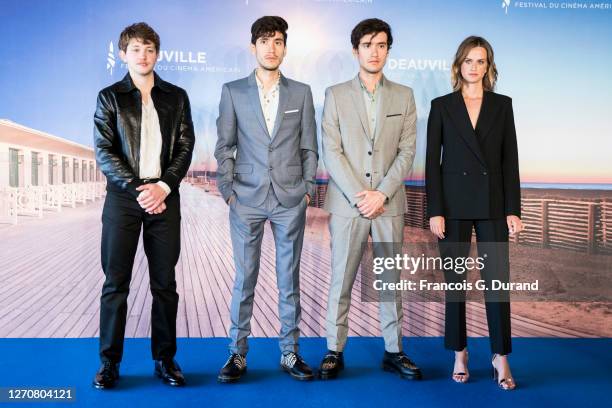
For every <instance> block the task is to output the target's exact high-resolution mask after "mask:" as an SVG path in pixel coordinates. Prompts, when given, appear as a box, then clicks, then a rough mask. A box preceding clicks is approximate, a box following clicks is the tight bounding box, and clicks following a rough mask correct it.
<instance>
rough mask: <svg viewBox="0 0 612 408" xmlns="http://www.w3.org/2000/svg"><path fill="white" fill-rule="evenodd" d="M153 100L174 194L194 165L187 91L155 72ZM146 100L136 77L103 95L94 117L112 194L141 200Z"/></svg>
mask: <svg viewBox="0 0 612 408" xmlns="http://www.w3.org/2000/svg"><path fill="white" fill-rule="evenodd" d="M151 98H152V99H153V104H154V105H155V110H156V111H157V115H158V117H159V127H160V131H161V135H162V152H161V170H162V175H161V178H160V180H161V181H163V182H165V183H166V184H167V185H168V186H169V187H170V189H171V190H172V192H173V193H174V192H176V191H177V190H178V186H179V184H180V182H181V180H182V178H183V177H185V174H186V173H187V170H188V169H189V165H190V163H191V156H192V153H193V146H194V143H195V137H194V131H193V123H192V121H191V108H190V105H189V98H188V97H187V92H185V90H183V89H182V88H179V87H177V86H175V85H172V84H170V83H169V82H166V81H163V80H162V79H161V78H160V77H159V76H158V75H157V74H155V84H154V86H153V89H152V90H151ZM141 116H142V100H141V95H140V91H139V90H138V88H136V86H135V85H134V82H132V78H131V77H130V74H129V73H128V74H126V75H125V77H124V78H123V79H122V80H121V81H119V82H117V83H115V84H113V85H111V86H109V87H107V88H104V89H103V90H101V91H100V93H99V94H98V103H97V106H96V113H95V115H94V146H95V149H96V161H97V163H98V168H99V169H100V171H102V173H104V175H105V176H106V178H107V181H108V184H107V186H108V187H107V188H108V189H110V190H115V191H117V190H119V191H128V192H130V193H131V194H132V195H134V196H135V197H136V196H138V194H139V192H137V191H136V187H138V186H139V185H140V184H142V181H141V180H140V178H139V175H138V171H139V168H140V123H141Z"/></svg>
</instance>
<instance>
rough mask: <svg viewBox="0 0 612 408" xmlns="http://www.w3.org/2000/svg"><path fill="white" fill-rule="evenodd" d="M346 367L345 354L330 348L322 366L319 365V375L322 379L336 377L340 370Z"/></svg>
mask: <svg viewBox="0 0 612 408" xmlns="http://www.w3.org/2000/svg"><path fill="white" fill-rule="evenodd" d="M343 369H344V354H342V352H341V351H331V350H328V351H327V354H326V355H325V357H323V361H321V366H320V367H319V377H320V378H321V379H322V380H330V379H332V378H336V377H337V376H338V373H339V372H340V370H343Z"/></svg>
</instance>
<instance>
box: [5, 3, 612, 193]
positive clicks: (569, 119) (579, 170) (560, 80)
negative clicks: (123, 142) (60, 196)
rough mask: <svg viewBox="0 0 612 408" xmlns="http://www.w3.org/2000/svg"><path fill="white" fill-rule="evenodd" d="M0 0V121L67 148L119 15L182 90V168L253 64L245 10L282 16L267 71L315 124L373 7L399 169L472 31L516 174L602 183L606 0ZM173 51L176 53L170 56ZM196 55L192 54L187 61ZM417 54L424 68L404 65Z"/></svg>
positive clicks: (610, 118)
mask: <svg viewBox="0 0 612 408" xmlns="http://www.w3.org/2000/svg"><path fill="white" fill-rule="evenodd" d="M1 3H2V7H0V18H2V21H3V24H2V25H1V26H0V38H2V39H3V44H2V46H1V48H0V51H1V52H2V58H0V89H1V90H2V91H1V98H0V118H2V119H9V120H12V121H13V122H16V123H19V124H22V125H25V126H28V127H31V128H34V129H37V130H41V131H44V132H48V133H51V134H53V135H55V136H59V137H62V138H65V139H68V140H71V141H75V142H78V143H81V144H85V145H88V146H91V145H92V139H93V136H92V134H93V133H92V128H93V120H92V118H93V112H94V109H95V101H96V96H97V92H98V91H99V90H100V89H101V88H104V87H105V86H108V85H110V84H112V83H113V82H116V81H119V80H120V79H121V78H122V77H123V75H125V73H126V69H125V67H124V66H122V65H121V64H122V63H121V61H120V59H119V57H118V53H117V38H118V36H119V33H120V32H121V30H122V29H123V27H125V26H126V25H129V24H130V23H133V22H137V21H146V22H148V23H149V24H150V25H151V26H153V27H154V28H155V29H156V31H157V32H158V33H159V34H160V36H161V43H162V44H161V49H162V51H165V53H164V54H163V55H164V56H165V57H168V56H171V58H170V61H168V60H167V58H166V59H162V60H161V61H160V62H159V64H158V67H157V72H158V73H159V74H160V76H162V78H164V79H165V80H168V81H170V82H173V83H175V84H177V85H179V86H181V87H183V88H185V89H186V90H187V92H188V94H189V97H190V100H191V105H192V115H193V118H194V124H195V128H196V137H197V144H196V154H195V158H194V168H196V169H198V168H200V169H209V170H214V168H215V167H216V164H215V162H214V158H213V155H212V154H213V149H214V144H215V140H216V128H215V119H216V117H217V115H218V101H219V96H220V93H221V86H222V84H223V83H225V82H227V81H231V80H234V79H237V78H241V77H244V76H247V75H248V74H249V73H250V72H251V71H252V69H253V68H254V66H255V61H254V58H253V57H252V56H251V54H250V52H249V43H250V26H251V24H252V22H253V21H254V20H255V19H257V18H258V17H260V16H262V15H269V14H273V15H281V16H283V17H284V18H285V19H286V20H287V21H288V23H289V30H288V35H289V37H288V43H287V51H288V52H287V57H286V59H285V62H284V64H283V66H282V67H281V69H282V71H283V73H284V74H285V75H287V76H288V77H290V78H293V79H296V80H299V81H302V82H306V83H308V84H309V85H310V86H311V87H312V90H313V96H314V102H315V107H316V115H317V117H316V118H317V122H318V123H319V124H320V118H321V111H322V107H323V97H324V92H325V89H326V87H328V86H330V85H333V84H335V83H338V82H343V81H346V80H349V79H351V78H352V77H354V76H355V75H356V73H357V68H358V67H357V63H356V62H355V60H354V58H353V57H352V55H351V45H350V31H351V29H352V28H353V27H354V25H355V24H356V23H357V22H359V21H360V20H362V19H364V18H369V17H378V18H382V19H384V20H385V21H387V22H388V23H389V24H390V25H391V27H392V29H393V36H394V43H393V47H392V49H391V54H390V60H389V61H388V63H387V67H386V68H385V74H386V76H387V77H388V78H389V79H391V80H393V81H396V82H399V83H402V84H404V85H407V86H410V87H411V88H413V90H414V93H415V99H416V103H417V113H418V124H417V130H418V134H417V140H418V143H417V156H416V160H415V166H414V169H413V172H412V174H411V177H410V178H411V179H415V180H418V179H420V178H422V176H423V164H424V155H425V132H426V123H427V115H428V113H429V106H430V101H431V99H433V98H435V97H437V96H440V95H443V94H446V93H448V92H450V91H451V87H450V73H449V71H448V67H449V66H450V64H451V62H452V58H453V55H454V53H455V51H456V48H457V46H458V44H459V43H460V42H461V41H462V40H463V39H464V38H465V37H467V36H468V35H472V34H477V35H481V36H484V37H485V38H487V39H488V40H489V42H490V43H491V44H492V45H493V48H494V50H495V60H496V63H497V67H498V70H499V73H500V75H499V82H498V87H497V90H496V91H497V92H499V93H502V94H505V95H508V96H511V97H512V98H513V106H514V114H515V121H516V128H517V137H518V144H519V158H520V169H521V180H522V181H523V182H560V183H604V184H612V160H610V156H611V154H610V152H612V104H611V103H610V101H609V97H610V95H612V78H611V76H610V75H609V71H610V67H611V66H612V42H610V39H611V38H612V0H611V1H610V2H609V3H606V2H605V1H604V2H603V3H602V2H601V1H599V2H593V1H589V2H578V4H581V5H584V6H586V7H587V8H586V9H584V8H581V9H575V8H574V9H568V8H563V7H564V5H566V4H567V3H568V2H555V1H553V2H545V3H544V5H546V6H547V8H534V4H535V3H534V2H531V3H530V2H515V1H511V2H510V4H509V7H508V9H507V11H506V10H505V9H504V8H503V7H502V4H503V3H504V2H503V1H502V0H475V1H469V2H464V1H461V2H459V1H427V2H419V1H410V0H406V1H394V0H389V1H379V0H371V1H369V0H302V1H298V0H294V1H291V0H286V1H276V0H266V1H258V0H224V1H217V0H207V1H186V0H185V1H167V2H153V1H139V0H131V1H129V2H124V1H116V0H110V1H73V0H67V1H62V2H51V1H44V0H41V1H27V0H26V1H11V0H2V1H1ZM504 4H505V3H504ZM572 4H576V2H572ZM591 4H608V5H609V7H608V9H592V8H588V7H589V6H590V5H591ZM554 5H557V6H558V7H559V8H554V7H551V6H554ZM111 42H112V46H113V52H112V53H111V55H112V56H111V60H112V61H114V66H113V67H112V68H113V69H112V72H111V70H110V69H109V68H107V66H108V63H109V45H110V43H111ZM181 53H182V58H183V60H184V62H178V61H175V60H174V57H175V56H177V55H179V56H180V55H181ZM198 56H199V58H200V60H201V61H204V63H196V62H190V60H191V61H196V60H197V59H198ZM165 57H164V58H165ZM419 61H420V62H421V63H422V62H423V61H425V62H428V63H429V64H432V65H434V66H435V67H436V68H435V69H418V63H419ZM411 64H412V65H411ZM415 66H416V68H415ZM319 137H320V135H319ZM320 166H321V168H320V170H321V172H320V174H324V168H323V166H322V164H321V165H320Z"/></svg>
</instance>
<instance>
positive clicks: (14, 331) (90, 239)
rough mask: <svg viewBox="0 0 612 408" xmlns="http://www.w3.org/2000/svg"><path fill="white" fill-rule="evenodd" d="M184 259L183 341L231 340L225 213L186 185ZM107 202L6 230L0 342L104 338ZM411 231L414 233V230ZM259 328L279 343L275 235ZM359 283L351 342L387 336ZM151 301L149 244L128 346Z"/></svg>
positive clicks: (269, 242)
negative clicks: (102, 235) (382, 333)
mask: <svg viewBox="0 0 612 408" xmlns="http://www.w3.org/2000/svg"><path fill="white" fill-rule="evenodd" d="M181 199H182V235H181V240H182V241H181V246H182V252H181V258H180V260H179V263H178V265H177V270H176V277H177V285H178V292H179V295H180V303H179V312H178V319H177V333H178V336H180V337H226V336H227V327H228V323H229V315H228V310H229V302H230V298H231V288H232V282H233V276H234V266H233V260H232V252H231V243H230V237H229V225H228V216H227V211H228V210H227V206H226V205H225V204H224V203H223V202H222V200H221V199H220V198H219V197H218V196H216V195H214V194H211V193H206V192H204V190H202V189H201V188H199V187H193V186H191V185H189V184H183V186H182V187H181ZM102 202H103V201H102V200H100V201H97V202H94V203H92V204H90V205H88V206H83V207H79V208H75V209H66V210H65V211H63V212H62V213H59V214H57V213H48V214H45V217H44V218H43V219H31V220H26V221H24V222H21V221H20V222H21V223H20V224H19V225H12V226H8V225H0V337H43V338H44V337H96V336H98V333H99V331H98V323H99V297H100V290H101V287H102V282H103V279H104V276H103V274H102V271H101V268H100V253H99V248H100V233H101V222H100V216H101V207H102ZM407 231H408V229H407ZM262 251H263V254H264V255H263V257H262V261H261V271H260V275H259V281H258V286H257V289H256V293H255V307H254V314H253V319H252V331H253V336H256V337H276V336H277V333H278V328H279V319H278V309H277V306H276V304H277V301H276V300H277V297H278V292H277V289H276V277H275V270H274V241H273V239H272V234H271V230H270V229H269V226H267V227H266V232H265V237H264V241H263V249H262ZM329 258H330V250H329V232H328V229H327V216H326V213H325V212H323V211H322V210H320V209H317V208H312V207H311V208H309V209H308V218H307V228H306V237H305V242H304V250H303V255H302V268H301V289H302V324H301V329H302V334H303V335H304V336H324V335H325V309H326V299H327V292H328V288H329V271H330V259H329ZM359 292H360V287H359V284H358V283H356V284H355V288H354V290H353V297H354V299H355V300H354V301H353V305H352V308H351V312H350V316H349V326H350V331H349V335H350V336H380V328H379V324H378V305H377V304H376V303H368V302H360V301H358V299H359V298H360V293H359ZM150 310H151V294H150V291H149V278H148V266H147V261H146V258H145V256H144V251H143V248H142V245H140V246H139V248H138V252H137V255H136V261H135V264H134V271H133V278H132V284H131V286H130V295H129V298H128V320H127V329H126V336H127V337H147V336H149V335H150ZM404 316H405V317H404V334H405V335H409V336H440V335H442V333H443V323H444V305H443V304H440V303H433V302H423V303H414V302H410V303H408V302H404ZM512 329H513V334H514V335H515V336H519V337H532V336H553V337H557V336H558V337H589V335H588V334H585V333H581V332H578V331H575V330H570V329H566V328H563V327H557V326H554V325H551V324H548V323H546V322H540V321H535V320H531V319H527V318H524V317H520V316H516V315H513V326H512ZM468 333H469V335H470V336H486V335H487V325H486V317H485V312H484V305H482V304H479V303H470V304H469V305H468Z"/></svg>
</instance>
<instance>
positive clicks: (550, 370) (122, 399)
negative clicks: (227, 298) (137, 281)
mask: <svg viewBox="0 0 612 408" xmlns="http://www.w3.org/2000/svg"><path fill="white" fill-rule="evenodd" d="M226 345H227V339H219V338H216V339H179V352H178V355H177V360H178V361H179V363H180V364H181V365H182V368H183V371H184V372H185V375H186V377H187V380H188V386H186V387H184V388H178V389H177V388H170V387H168V386H165V385H163V384H162V383H161V382H160V381H159V380H158V379H157V378H154V377H153V376H152V370H153V364H152V361H151V360H150V351H149V340H148V339H128V340H126V346H125V354H124V360H123V363H122V365H121V375H122V378H121V380H120V382H119V385H118V387H117V388H116V389H113V390H109V391H99V390H95V389H93V388H92V387H91V379H92V377H93V375H94V373H95V371H96V369H97V368H98V364H99V363H98V360H97V346H98V342H97V339H0V350H2V357H1V358H0V387H9V386H11V387H12V386H15V387H24V386H29V387H35V386H38V387H51V386H55V387H60V386H64V387H67V386H72V387H75V389H76V402H75V403H73V404H66V403H63V404H54V403H44V406H53V405H58V406H86V407H95V406H106V407H113V408H120V407H125V406H127V407H141V406H146V407H157V406H166V407H177V406H178V407H183V406H185V407H187V406H199V407H201V406H202V407H221V406H228V407H229V406H231V407H240V408H241V407H244V408H247V407H248V408H250V407H287V408H295V407H302V406H304V407H313V406H318V407H333V408H339V407H370V408H372V407H374V408H383V406H381V405H380V404H384V408H388V407H391V406H402V407H430V406H431V407H442V406H444V407H452V408H454V407H462V406H471V407H474V406H478V405H484V404H487V405H489V406H492V407H504V406H512V407H521V408H525V407H529V406H556V407H566V406H568V407H569V406H574V407H575V406H591V407H599V406H610V405H609V404H610V397H609V388H610V385H612V375H611V373H612V353H611V351H612V339H525V338H522V339H514V341H513V347H514V352H513V354H512V356H511V363H512V369H513V372H514V376H515V379H516V381H517V383H518V386H519V388H518V389H517V390H515V391H513V392H503V391H501V390H499V389H498V388H497V387H496V385H495V384H494V382H493V381H492V379H491V372H490V370H491V369H490V367H491V364H490V361H489V358H490V356H489V344H488V340H487V339H484V338H478V339H470V340H469V349H470V371H471V378H470V382H469V383H468V384H455V383H454V382H452V381H451V379H450V372H451V370H452V353H451V352H448V351H446V350H444V349H443V346H442V339H440V338H410V339H407V340H406V345H405V347H406V350H407V352H408V355H409V356H410V357H411V358H412V359H413V360H414V361H415V362H417V364H418V365H419V366H420V367H421V368H422V370H423V374H424V380H423V381H420V382H415V381H406V380H401V379H400V378H399V377H396V376H394V375H393V374H390V373H386V372H384V371H382V370H381V369H380V360H381V357H382V353H383V343H382V340H381V339H380V338H351V339H350V340H349V343H348V347H347V350H346V352H345V361H346V365H347V367H346V369H345V371H344V373H343V375H342V377H341V378H338V379H336V380H333V381H326V382H323V381H312V382H298V381H295V380H292V379H291V378H290V377H289V376H288V375H287V374H285V373H282V372H281V371H280V370H279V368H278V360H279V350H278V343H277V341H276V340H275V339H251V341H250V346H251V351H250V353H249V356H248V365H249V372H248V374H247V375H246V376H245V377H244V378H243V381H241V382H240V383H237V384H218V383H217V381H216V375H217V372H218V370H219V368H220V367H221V366H222V365H223V364H224V362H225V360H226V358H227V351H226ZM301 347H302V348H301V351H302V354H303V356H304V358H305V360H306V361H307V362H308V363H309V364H310V365H312V366H317V365H318V363H319V361H320V358H321V357H322V354H323V352H324V351H325V341H324V339H321V338H310V339H302V340H301ZM11 405H12V406H26V405H27V404H25V403H19V404H11ZM38 405H41V404H38Z"/></svg>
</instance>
